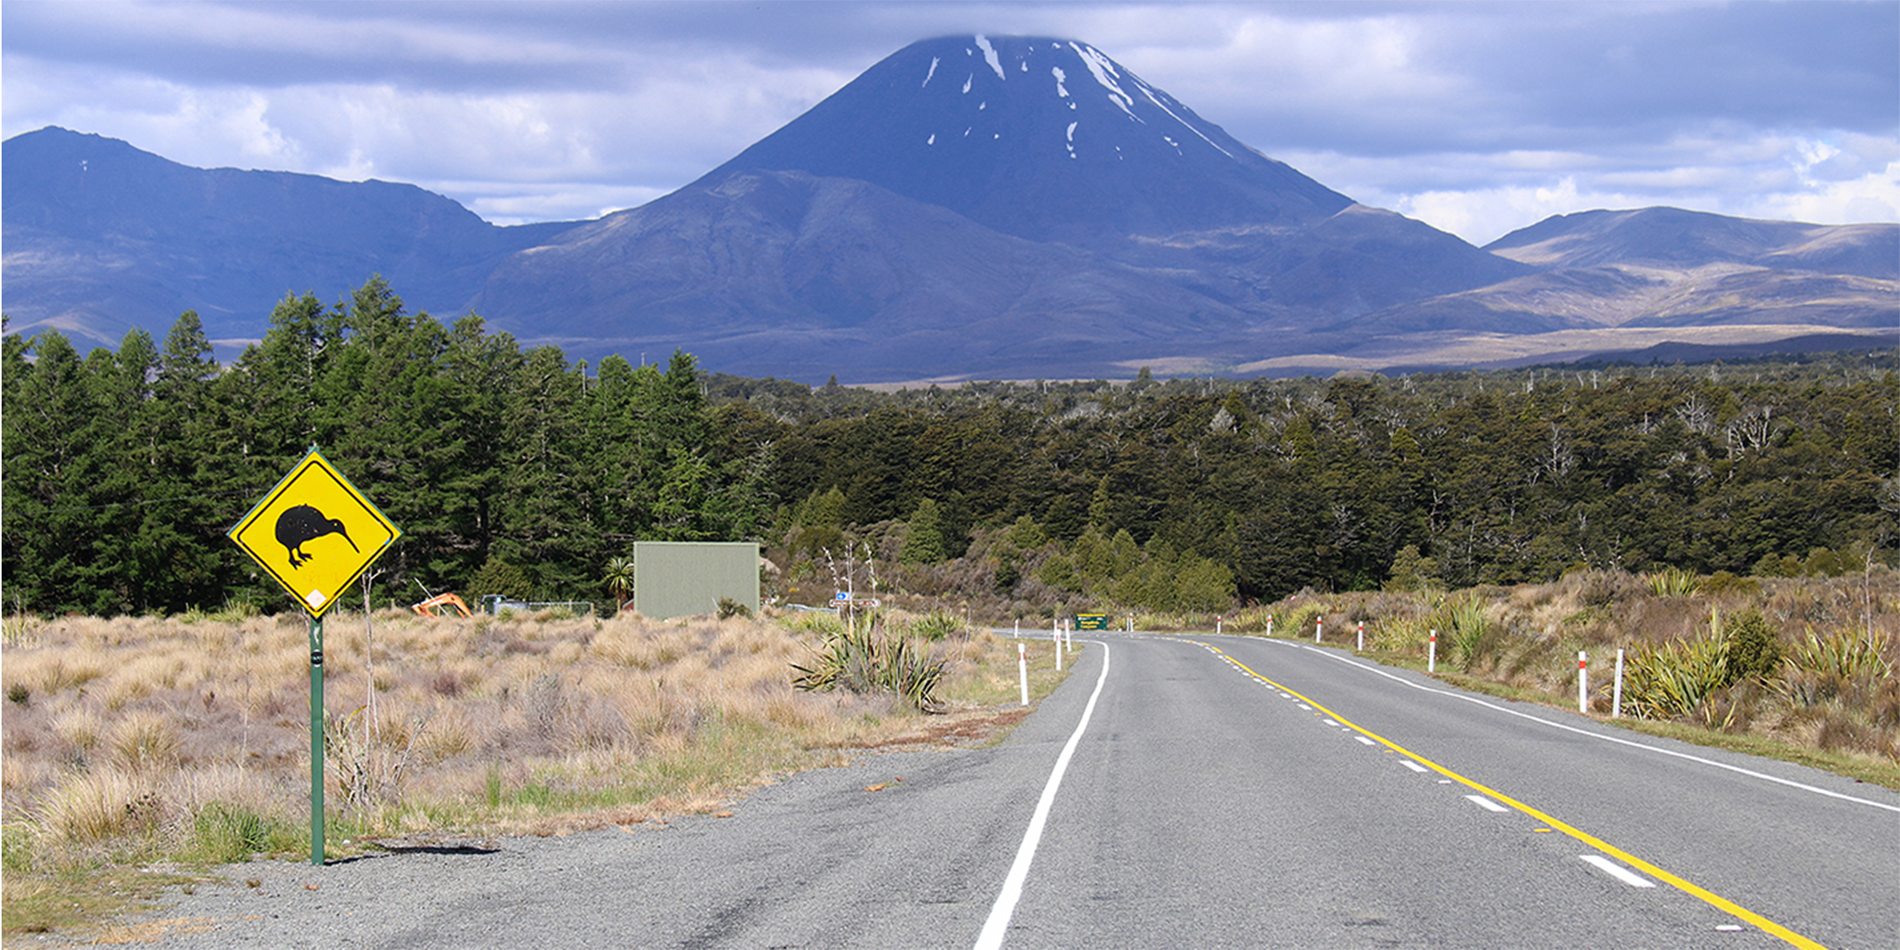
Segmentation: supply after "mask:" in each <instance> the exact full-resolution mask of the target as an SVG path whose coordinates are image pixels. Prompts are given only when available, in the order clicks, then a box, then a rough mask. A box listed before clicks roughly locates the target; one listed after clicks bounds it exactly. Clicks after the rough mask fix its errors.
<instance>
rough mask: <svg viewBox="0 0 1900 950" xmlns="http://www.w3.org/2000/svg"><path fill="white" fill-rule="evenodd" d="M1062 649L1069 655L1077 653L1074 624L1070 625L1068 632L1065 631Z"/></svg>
mask: <svg viewBox="0 0 1900 950" xmlns="http://www.w3.org/2000/svg"><path fill="white" fill-rule="evenodd" d="M1062 649H1063V651H1064V652H1067V653H1074V652H1075V625H1074V624H1070V625H1069V629H1068V630H1066V631H1063V634H1062Z"/></svg>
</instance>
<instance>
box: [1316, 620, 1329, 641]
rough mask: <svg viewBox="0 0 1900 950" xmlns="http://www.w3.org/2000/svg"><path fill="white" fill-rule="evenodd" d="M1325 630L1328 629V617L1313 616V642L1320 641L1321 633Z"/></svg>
mask: <svg viewBox="0 0 1900 950" xmlns="http://www.w3.org/2000/svg"><path fill="white" fill-rule="evenodd" d="M1325 630H1326V618H1325V617H1315V618H1313V642H1314V643H1318V642H1319V635H1320V634H1321V633H1322V632H1324V631H1325Z"/></svg>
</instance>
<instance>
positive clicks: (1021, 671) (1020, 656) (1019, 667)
mask: <svg viewBox="0 0 1900 950" xmlns="http://www.w3.org/2000/svg"><path fill="white" fill-rule="evenodd" d="M1016 678H1017V679H1019V680H1021V681H1022V684H1023V705H1025V706H1027V705H1029V647H1028V646H1027V645H1026V644H1024V643H1023V642H1022V641H1020V640H1018V641H1016Z"/></svg>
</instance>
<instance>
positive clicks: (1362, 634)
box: [1359, 620, 1366, 653]
mask: <svg viewBox="0 0 1900 950" xmlns="http://www.w3.org/2000/svg"><path fill="white" fill-rule="evenodd" d="M1359 652H1361V653H1364V652H1366V622H1365V621H1364V620H1361V621H1359Z"/></svg>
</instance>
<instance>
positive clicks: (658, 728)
mask: <svg viewBox="0 0 1900 950" xmlns="http://www.w3.org/2000/svg"><path fill="white" fill-rule="evenodd" d="M890 599H892V600H894V601H898V602H900V603H901V604H903V605H904V606H909V607H912V608H913V612H905V611H903V610H891V611H888V612H887V613H886V614H885V615H884V616H882V617H881V618H879V620H878V626H877V628H876V636H877V637H879V638H883V639H887V640H889V641H891V642H896V641H898V640H903V641H906V642H908V643H909V644H910V645H911V653H912V655H913V659H914V660H915V661H916V662H920V663H921V662H924V661H926V660H927V661H928V662H929V663H931V664H941V667H942V671H941V678H940V679H939V680H937V686H936V690H937V692H936V695H935V697H934V698H933V699H932V701H930V702H928V703H917V702H910V701H907V700H906V698H905V696H904V694H902V693H901V692H898V691H894V690H891V689H878V688H874V687H865V686H862V685H860V687H859V688H860V689H861V690H862V691H856V692H854V691H852V690H850V689H838V690H833V691H827V692H815V691H803V690H800V689H797V688H795V687H794V685H793V684H794V678H795V677H796V676H798V673H799V671H798V670H796V669H794V666H795V665H798V666H802V667H805V668H807V669H811V668H815V667H817V666H819V665H821V664H818V663H817V662H815V661H816V660H817V659H818V658H821V657H822V656H823V655H824V654H825V651H826V650H827V649H828V648H835V647H836V646H837V645H839V644H840V643H844V642H845V638H841V636H840V634H841V632H842V631H843V630H844V627H843V625H842V624H841V622H840V621H839V619H838V618H837V617H836V615H834V614H828V613H823V612H813V613H786V614H783V615H775V616H771V617H768V618H762V619H751V618H743V617H734V618H729V619H715V618H713V617H711V616H702V617H692V618H681V619H675V620H667V621H656V620H647V619H644V618H641V617H639V616H637V615H631V614H626V615H621V616H616V617H603V618H595V617H592V616H571V615H565V614H559V613H541V614H527V613H517V614H513V615H508V614H504V615H503V616H500V617H489V616H477V617H474V618H447V617H421V616H416V615H415V614H413V613H409V612H405V611H394V610H391V611H381V612H376V613H374V614H370V615H365V614H362V613H333V614H332V615H331V616H330V617H329V618H328V619H327V621H326V623H325V635H326V639H325V651H324V655H325V658H326V679H325V698H326V707H327V708H326V750H327V751H326V764H327V766H328V768H327V769H326V786H325V803H326V813H327V816H328V819H327V820H328V833H327V835H328V843H329V847H330V849H331V852H332V853H333V854H336V855H341V854H347V853H349V852H351V851H352V850H360V849H362V848H366V847H375V846H377V845H376V842H379V841H381V842H387V841H389V839H392V838H402V837H408V838H415V837H429V836H445V835H447V836H469V835H473V836H493V835H497V834H562V833H566V832H568V831H571V830H575V829H581V828H589V827H602V826H605V825H608V824H618V825H623V826H624V825H634V824H638V823H642V822H661V821H665V820H666V819H667V818H668V817H669V816H673V815H679V814H686V813H716V812H719V811H721V810H723V809H724V808H726V807H728V806H729V805H730V803H731V802H732V801H733V800H734V799H735V798H737V797H739V796H741V795H743V794H744V793H745V792H746V791H747V790H748V789H750V788H753V787H756V786H757V785H758V784H760V783H762V782H767V781H771V780H773V779H774V778H775V777H777V776H782V775H784V774H787V773H790V772H793V771H797V770H800V769H806V768H813V767H823V766H827V765H835V764H841V763H844V762H847V761H849V760H850V759H851V758H852V757H853V756H855V755H859V754H863V753H865V752H867V751H870V750H877V749H887V748H906V747H919V746H925V745H940V744H944V743H972V742H986V741H995V740H996V739H998V738H1000V737H1001V736H1002V735H1004V734H1006V733H1007V730H1008V728H1009V727H1010V726H1012V725H1014V723H1015V722H1017V721H1019V720H1020V718H1021V716H1022V715H1023V714H1024V712H1023V710H1022V709H1021V708H1020V707H1019V706H1018V704H1017V685H1016V664H1015V656H1014V653H1015V651H1014V650H1013V649H1010V648H1009V647H1008V645H1007V643H1006V641H1004V640H1002V639H1000V638H998V637H996V636H993V635H992V634H990V633H988V632H986V631H983V630H981V629H978V628H977V627H974V626H971V625H970V624H968V623H967V622H965V621H964V620H963V619H962V618H961V617H958V616H955V615H952V614H949V613H946V612H943V611H930V610H929V605H928V604H927V603H925V602H923V601H921V600H916V599H915V598H910V597H905V596H896V597H893V598H890ZM913 600H915V601H916V602H914V603H913V602H912V601H913ZM927 611H928V612H927ZM976 612H977V613H979V614H980V613H982V612H983V611H982V610H981V609H977V610H976ZM1128 616H1132V618H1133V623H1134V625H1135V626H1136V628H1137V629H1141V630H1145V631H1179V632H1206V631H1211V630H1212V629H1213V628H1214V626H1215V623H1216V617H1215V616H1212V615H1173V616H1158V615H1150V614H1141V613H1133V614H1123V613H1118V614H1116V618H1117V625H1118V626H1119V625H1121V623H1123V622H1125V621H1124V620H1123V619H1122V618H1124V617H1128ZM1320 619H1323V620H1324V625H1323V628H1324V633H1323V637H1324V640H1325V641H1326V642H1327V643H1328V644H1331V645H1334V646H1339V647H1344V648H1348V649H1351V648H1355V647H1356V646H1357V636H1358V627H1359V625H1360V624H1363V625H1364V630H1365V647H1364V651H1365V653H1366V654H1367V655H1368V656H1370V657H1372V658H1375V659H1378V660H1380V661H1382V662H1387V663H1392V664H1397V665H1404V666H1411V667H1416V668H1423V667H1424V666H1425V665H1426V662H1427V650H1428V641H1429V637H1430V634H1431V632H1432V631H1433V630H1436V631H1437V632H1438V645H1437V654H1436V656H1437V673H1438V675H1439V676H1441V677H1443V678H1445V679H1448V680H1450V681H1452V682H1454V683H1457V684H1459V685H1463V686H1467V687H1471V688H1477V689H1483V690H1487V691H1491V692H1496V693H1501V694H1504V695H1508V696H1512V697H1515V698H1521V699H1530V700H1535V701H1540V702H1545V703H1549V704H1550V705H1553V706H1557V707H1569V708H1571V709H1574V708H1575V706H1576V702H1577V699H1576V696H1577V692H1576V675H1577V670H1576V655H1577V653H1578V651H1580V650H1581V651H1587V652H1588V653H1589V655H1590V658H1591V687H1592V688H1591V691H1590V697H1589V700H1590V710H1591V714H1592V715H1594V716H1597V717H1600V718H1605V719H1607V718H1609V717H1610V716H1611V713H1612V709H1611V690H1612V683H1611V668H1612V665H1613V663H1614V658H1615V651H1616V650H1617V649H1618V648H1621V649H1623V650H1624V651H1625V652H1626V674H1627V675H1626V682H1625V687H1624V696H1623V705H1622V708H1621V713H1622V718H1621V719H1620V720H1619V721H1620V722H1622V723H1625V724H1629V725H1631V726H1633V727H1636V728H1642V729H1645V730H1648V731H1661V732H1664V733H1666V734H1669V735H1674V736H1677V737H1679V738H1686V739H1690V740H1691V741H1700V742H1707V743H1713V744H1723V745H1729V746H1731V747H1734V748H1739V749H1743V750H1745V751H1750V752H1756V753H1760V754H1769V755H1777V756H1781V757H1783V758H1788V759H1792V760H1795V761H1801V762H1805V763H1808V764H1811V765H1815V766H1818V767H1822V768H1828V769H1832V770H1835V771H1838V772H1841V773H1843V774H1848V775H1852V776H1855V777H1857V778H1863V779H1865V780H1868V781H1876V782H1881V783H1882V784H1886V785H1889V786H1891V787H1900V678H1896V676H1895V669H1896V666H1897V665H1900V573H1896V572H1895V571H1893V570H1891V569H1887V568H1885V567H1882V566H1880V565H1877V564H1875V565H1870V567H1869V569H1868V570H1867V571H1864V572H1860V573H1850V574H1846V575H1843V576H1840V577H1831V578H1830V577H1808V578H1733V577H1727V576H1723V575H1718V576H1715V577H1697V576H1695V575H1691V574H1683V573H1679V572H1665V573H1662V574H1656V575H1635V574H1628V573H1622V572H1611V571H1578V572H1574V573H1572V574H1569V575H1567V576H1565V577H1564V578H1562V579H1560V580H1556V581H1552V582H1549V583H1544V584H1529V585H1521V586H1517V587H1481V588H1473V589H1469V590H1463V591H1444V590H1432V589H1429V588H1428V589H1423V590H1412V591H1368V592H1354V593H1336V594H1335V593H1316V592H1311V591H1308V592H1302V593H1301V594H1298V595H1295V596H1292V597H1288V598H1285V599H1283V600H1281V601H1278V602H1276V603H1273V604H1265V605H1255V606H1250V607H1246V608H1244V609H1237V610H1233V611H1230V612H1228V613H1226V614H1224V615H1222V616H1221V617H1220V618H1219V623H1220V625H1221V628H1222V629H1223V630H1224V631H1225V632H1227V633H1237V634H1243V635H1264V634H1266V633H1267V632H1268V629H1269V623H1271V625H1272V626H1271V629H1272V634H1273V635H1274V636H1279V637H1297V638H1300V639H1303V640H1309V641H1310V640H1311V639H1312V637H1313V631H1314V627H1315V622H1316V621H1317V620H1320ZM307 626H308V623H307V620H306V618H305V617H303V616H302V615H301V614H283V615H278V616H268V615H256V614H253V613H251V612H249V611H248V610H246V609H244V608H242V607H239V608H234V609H233V610H232V611H230V612H227V613H209V614H207V613H203V612H193V613H189V614H185V615H181V616H172V617H116V618H110V619H107V618H98V617H87V616H77V615H74V616H63V617H51V618H46V617H34V616H13V617H8V618H6V620H5V639H4V653H3V654H0V656H3V657H4V663H0V679H3V680H4V689H5V693H6V700H7V701H6V703H5V705H4V707H0V708H3V709H4V719H3V725H4V756H3V757H0V767H3V770H4V783H3V784H4V789H3V791H4V799H3V800H4V870H5V874H6V883H7V886H6V892H5V901H6V910H5V916H6V928H7V931H8V932H9V933H16V932H19V931H20V930H23V929H24V930H41V929H48V928H51V929H66V928H70V927H74V926H82V925H83V923H84V921H83V920H75V919H74V915H75V914H94V913H109V912H110V908H109V907H108V908H106V909H105V910H99V909H98V907H97V906H96V905H95V904H93V903H88V902H86V901H73V900H72V895H73V894H74V893H75V889H77V890H78V891H81V892H83V891H84V890H85V887H86V884H85V882H87V881H94V882H102V881H119V880H120V878H115V877H113V876H112V873H111V872H112V871H113V870H114V869H119V870H124V869H131V868H144V869H150V868H152V867H169V868H175V869H176V868H183V869H186V870H187V872H188V873H201V872H191V871H190V870H189V869H193V868H204V867H207V866H209V865H214V864H220V863H227V862H234V861H243V860H247V859H248V858H250V857H251V856H253V855H255V854H259V853H265V854H269V853H275V854H280V855H283V856H285V857H292V858H301V857H302V856H304V855H305V854H307V851H306V850H305V849H306V848H307V847H308V828H309V825H308V820H309V800H308V799H309V742H310V740H309V675H308V670H309V667H308V654H307V652H306V632H307ZM372 648H373V649H372ZM847 659H848V658H847ZM1053 659H1054V658H1053V656H1051V655H1050V654H1049V648H1048V647H1047V646H1046V645H1045V646H1044V647H1043V648H1042V649H1041V650H1040V651H1038V655H1037V660H1036V663H1035V664H1034V669H1033V676H1032V682H1033V691H1034V692H1035V694H1036V695H1038V696H1040V695H1043V694H1045V693H1046V692H1047V691H1048V690H1050V689H1053V688H1054V686H1055V685H1056V684H1057V683H1058V682H1059V681H1060V674H1059V673H1057V672H1056V671H1055V670H1054V669H1053ZM920 706H921V707H922V709H928V710H931V711H932V712H931V713H929V714H927V713H925V712H923V711H921V710H920V708H919V707H920ZM154 880H159V879H157V878H154ZM97 886H101V887H103V886H104V885H97ZM115 886H116V885H115ZM53 895H58V897H57V899H55V898H54V897H53ZM75 907H76V908H77V909H75Z"/></svg>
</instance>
